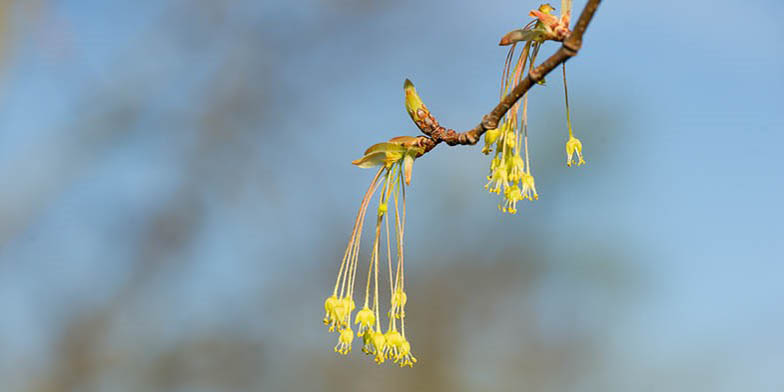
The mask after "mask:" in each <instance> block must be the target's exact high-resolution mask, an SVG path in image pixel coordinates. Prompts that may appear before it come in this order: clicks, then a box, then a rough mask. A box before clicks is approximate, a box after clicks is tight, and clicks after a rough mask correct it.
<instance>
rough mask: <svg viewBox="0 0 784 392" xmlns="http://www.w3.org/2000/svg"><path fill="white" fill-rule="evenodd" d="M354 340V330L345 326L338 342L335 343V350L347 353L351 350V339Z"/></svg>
mask: <svg viewBox="0 0 784 392" xmlns="http://www.w3.org/2000/svg"><path fill="white" fill-rule="evenodd" d="M352 340H354V331H352V330H351V328H344V329H343V330H341V331H340V336H339V337H338V344H336V345H335V352H336V353H339V354H343V355H346V354H348V353H350V352H351V341H352Z"/></svg>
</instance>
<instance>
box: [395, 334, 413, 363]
mask: <svg viewBox="0 0 784 392" xmlns="http://www.w3.org/2000/svg"><path fill="white" fill-rule="evenodd" d="M416 361H417V359H416V358H414V355H413V354H411V344H410V343H408V340H406V339H405V338H403V343H401V344H400V349H399V350H398V356H397V358H396V359H395V363H397V364H398V365H400V367H403V366H408V367H413V366H414V364H415V363H416Z"/></svg>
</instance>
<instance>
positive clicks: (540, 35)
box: [482, 0, 585, 214]
mask: <svg viewBox="0 0 784 392" xmlns="http://www.w3.org/2000/svg"><path fill="white" fill-rule="evenodd" d="M562 8H563V13H562V16H561V17H560V18H556V17H555V16H553V15H552V12H553V10H554V8H553V7H552V6H550V5H549V4H543V5H541V6H540V7H539V9H538V10H533V11H531V13H530V16H532V17H535V18H536V19H535V20H533V21H531V22H530V23H528V24H527V25H526V26H524V27H523V28H522V29H518V30H514V31H511V32H509V33H507V34H506V35H504V37H503V38H502V39H501V43H500V44H501V45H511V48H510V49H509V53H508V54H507V57H506V62H505V63H504V71H503V75H502V79H501V97H502V98H503V97H504V96H505V95H506V94H508V93H509V92H510V91H511V90H513V89H514V88H515V86H517V84H518V83H520V82H522V81H523V80H524V79H525V77H526V75H527V73H526V72H525V70H526V69H527V70H528V72H529V73H530V71H531V70H533V68H534V63H535V61H536V56H537V54H538V53H539V48H540V47H541V45H542V43H543V42H544V41H547V40H556V41H562V40H563V39H564V38H565V37H566V36H568V35H569V18H570V13H571V0H564V1H562ZM518 43H523V44H522V46H523V48H522V50H521V51H520V54H519V56H518V57H517V60H516V61H515V60H514V59H515V48H516V46H517V44H518ZM539 83H540V84H544V80H542V81H540V82H539ZM564 96H565V97H566V120H567V125H568V128H569V139H568V140H567V142H566V156H567V165H568V166H571V165H572V163H576V164H577V165H578V166H579V165H582V164H584V163H585V160H584V159H583V156H582V143H581V142H580V140H579V139H577V138H576V137H574V134H573V132H572V122H571V119H570V117H569V97H568V92H567V89H566V68H565V67H564ZM482 152H483V153H484V154H490V153H491V152H495V153H494V155H493V159H492V160H491V161H490V174H489V175H488V177H487V180H488V183H487V184H486V185H485V189H487V190H489V191H490V192H492V193H496V194H502V195H503V201H502V203H501V204H499V205H498V208H499V209H500V210H501V211H503V212H507V213H510V214H515V213H517V202H518V201H520V200H523V199H527V200H530V201H533V200H536V199H538V198H539V195H538V194H537V192H536V186H535V183H534V177H533V175H532V174H531V163H530V162H531V160H530V156H529V154H528V94H525V95H524V96H523V99H522V101H518V102H516V103H515V104H514V106H512V108H510V109H509V111H507V113H506V114H505V115H504V117H503V118H502V119H501V121H500V126H499V127H498V128H496V129H491V130H488V131H487V132H486V133H485V146H484V148H483V149H482Z"/></svg>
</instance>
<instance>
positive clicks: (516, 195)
mask: <svg viewBox="0 0 784 392" xmlns="http://www.w3.org/2000/svg"><path fill="white" fill-rule="evenodd" d="M523 175H526V174H525V173H523ZM504 198H506V203H505V204H504V207H503V208H502V211H503V212H508V213H510V214H512V215H514V214H516V213H517V202H518V201H520V200H522V199H523V193H522V192H521V191H520V188H519V187H518V186H517V184H515V185H514V186H511V187H509V188H506V190H505V191H504Z"/></svg>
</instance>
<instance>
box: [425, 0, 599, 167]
mask: <svg viewBox="0 0 784 392" xmlns="http://www.w3.org/2000/svg"><path fill="white" fill-rule="evenodd" d="M599 3H601V0H588V3H587V4H586V5H585V8H583V12H582V13H581V14H580V19H578V20H577V23H576V24H575V26H574V30H572V32H571V34H569V36H568V37H566V39H565V40H564V41H563V44H562V45H561V47H560V48H559V49H558V51H556V52H555V54H553V55H552V56H550V57H549V58H548V59H547V60H545V61H544V62H543V63H541V64H539V65H538V66H537V67H536V68H534V69H533V70H531V71H530V72H529V73H528V76H526V78H525V79H523V80H522V81H521V82H520V83H518V84H517V86H515V88H514V89H513V90H512V91H511V92H510V93H509V94H507V95H506V96H505V97H503V98H502V99H501V102H499V103H498V105H496V107H495V108H493V110H492V111H491V112H490V113H488V114H486V115H484V116H483V117H482V122H481V123H479V125H477V126H475V127H474V128H473V129H470V130H468V131H465V132H455V130H453V129H447V128H444V127H442V126H441V125H440V124H439V123H438V121H436V119H435V118H434V117H432V115H431V116H429V118H428V119H427V120H428V121H421V124H419V123H418V124H417V125H418V126H419V127H420V129H421V130H422V133H424V134H425V135H427V136H420V137H419V138H418V144H419V146H421V147H424V148H425V151H424V153H427V152H428V151H430V150H432V149H433V148H434V147H435V146H436V145H438V143H441V142H444V143H446V144H448V145H450V146H454V145H458V144H461V145H474V144H476V143H477V142H478V141H479V138H480V137H481V136H482V134H484V133H485V132H486V131H487V130H489V129H494V128H497V127H498V122H499V121H500V120H501V117H503V116H504V114H506V112H507V111H509V109H510V108H511V107H512V106H513V105H514V104H515V103H516V102H517V101H518V100H519V99H520V98H522V97H523V95H525V93H526V92H528V90H530V89H531V86H533V85H535V84H536V82H538V81H540V80H542V79H543V78H544V77H545V76H546V75H547V74H548V73H550V72H551V71H552V70H553V69H555V67H557V66H559V65H560V64H562V63H564V62H566V61H567V60H569V59H570V58H572V57H574V56H576V55H577V52H579V51H580V48H581V47H582V45H583V34H584V33H585V30H586V29H587V28H588V23H590V22H591V19H592V18H593V15H594V13H595V12H596V9H597V8H599ZM424 153H423V154H424Z"/></svg>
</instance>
